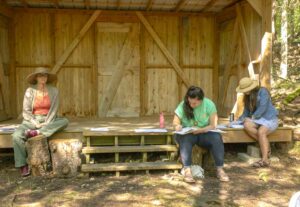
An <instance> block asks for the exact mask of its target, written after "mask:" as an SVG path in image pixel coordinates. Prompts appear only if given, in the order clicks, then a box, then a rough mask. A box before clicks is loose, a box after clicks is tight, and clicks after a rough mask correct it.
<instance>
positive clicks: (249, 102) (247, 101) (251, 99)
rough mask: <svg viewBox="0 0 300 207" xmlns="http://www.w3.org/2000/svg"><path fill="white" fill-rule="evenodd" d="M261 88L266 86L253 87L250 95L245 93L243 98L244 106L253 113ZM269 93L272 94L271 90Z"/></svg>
mask: <svg viewBox="0 0 300 207" xmlns="http://www.w3.org/2000/svg"><path fill="white" fill-rule="evenodd" d="M261 88H264V87H256V88H254V89H252V90H251V91H250V93H249V94H248V95H246V94H245V95H244V100H243V101H244V106H245V108H246V109H248V110H249V111H250V113H251V114H252V113H254V112H255V110H256V102H257V94H258V91H259V90H260V89H261ZM266 90H267V89H266ZM267 91H268V90H267ZM268 92H269V91H268ZM269 95H270V92H269ZM270 97H271V96H270Z"/></svg>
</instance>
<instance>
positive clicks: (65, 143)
mask: <svg viewBox="0 0 300 207" xmlns="http://www.w3.org/2000/svg"><path fill="white" fill-rule="evenodd" d="M49 145H50V152H51V157H52V169H53V173H54V175H56V176H58V177H73V176H76V175H77V172H78V169H79V168H80V165H81V158H80V153H81V150H82V142H81V141H80V140H78V139H53V140H50V141H49Z"/></svg>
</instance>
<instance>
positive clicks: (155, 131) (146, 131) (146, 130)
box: [134, 129, 168, 133]
mask: <svg viewBox="0 0 300 207" xmlns="http://www.w3.org/2000/svg"><path fill="white" fill-rule="evenodd" d="M134 132H136V133H165V132H168V130H167V129H135V130H134Z"/></svg>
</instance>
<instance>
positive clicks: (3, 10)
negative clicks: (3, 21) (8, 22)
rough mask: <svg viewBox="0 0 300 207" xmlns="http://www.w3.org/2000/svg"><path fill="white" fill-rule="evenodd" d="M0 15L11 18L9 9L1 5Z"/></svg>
mask: <svg viewBox="0 0 300 207" xmlns="http://www.w3.org/2000/svg"><path fill="white" fill-rule="evenodd" d="M0 14H1V15H3V16H5V17H9V18H11V17H12V16H13V11H12V9H11V8H10V7H8V6H7V5H5V4H3V3H2V4H0Z"/></svg>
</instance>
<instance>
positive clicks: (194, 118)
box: [173, 86, 229, 182]
mask: <svg viewBox="0 0 300 207" xmlns="http://www.w3.org/2000/svg"><path fill="white" fill-rule="evenodd" d="M217 122H218V115H217V110H216V106H215V104H214V103H213V102H212V101H211V100H210V99H208V98H205V97H204V93H203V91H202V89H201V88H199V87H196V86H191V87H190V88H189V89H188V91H187V93H186V95H185V97H184V101H182V102H181V103H180V104H179V105H178V106H177V108H176V110H175V116H174V120H173V126H174V129H175V130H176V131H180V130H181V129H182V128H184V127H197V128H198V129H197V130H195V131H193V133H190V134H185V135H179V134H175V140H176V142H177V143H178V144H179V147H180V156H181V160H182V164H183V167H184V168H183V169H184V171H183V172H184V176H185V181H186V182H195V180H194V179H193V176H192V173H191V168H190V166H191V164H192V148H193V146H194V145H195V144H197V145H198V146H200V147H203V148H207V149H209V150H210V151H211V152H212V154H213V157H214V160H215V165H216V167H217V177H218V178H219V179H220V180H221V181H225V182H226V181H229V178H228V176H227V175H226V173H225V172H224V169H223V165H224V144H223V140H222V137H221V135H220V134H219V133H217V132H211V131H209V130H213V129H215V128H216V126H217Z"/></svg>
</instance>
